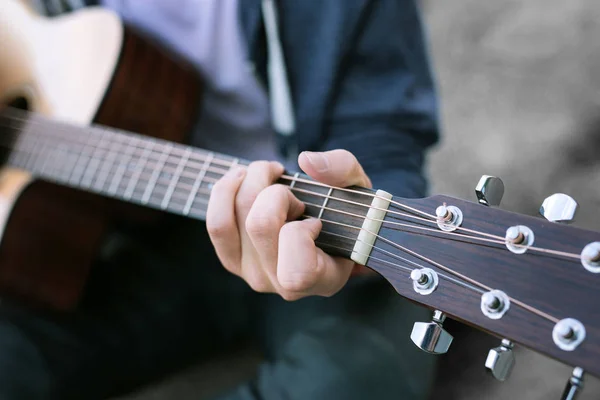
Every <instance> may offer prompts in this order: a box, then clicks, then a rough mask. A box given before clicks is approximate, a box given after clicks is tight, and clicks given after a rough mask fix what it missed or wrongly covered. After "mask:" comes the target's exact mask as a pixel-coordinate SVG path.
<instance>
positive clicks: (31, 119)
mask: <svg viewBox="0 0 600 400" xmlns="http://www.w3.org/2000/svg"><path fill="white" fill-rule="evenodd" d="M16 112H17V113H18V111H16ZM26 115H28V116H29V117H28V118H26V119H21V120H24V121H32V122H31V123H35V122H37V123H38V124H40V122H38V121H37V119H40V120H42V122H44V120H43V119H42V118H41V117H36V118H35V120H34V117H31V115H34V114H26ZM9 118H11V119H15V120H16V119H18V118H15V117H12V116H11V117H9ZM54 123H55V124H56V125H57V126H62V125H64V124H61V123H57V122H54ZM94 130H108V128H104V129H101V128H97V127H95V128H94ZM52 132H53V134H56V133H58V135H59V136H60V135H61V134H62V133H63V132H62V131H61V130H58V129H57V130H55V131H52ZM115 132H117V133H118V134H120V135H125V134H130V133H127V132H124V131H119V130H115ZM76 138H77V136H76ZM70 139H71V140H73V138H70ZM174 151H175V152H177V151H179V150H178V149H175V150H174ZM200 157H202V156H200ZM214 163H215V164H220V165H224V166H228V165H230V163H229V162H228V161H225V159H224V158H222V159H218V158H216V157H215V159H214ZM282 178H284V179H289V178H290V177H288V176H285V175H284V176H283V177H282ZM299 181H303V182H305V183H310V184H312V185H316V186H324V187H328V186H329V185H325V184H322V183H320V182H316V181H308V180H306V179H300V180H299ZM341 190H343V191H346V192H353V193H358V194H361V195H363V196H369V197H377V195H376V194H373V193H366V192H360V191H356V190H352V189H347V188H346V189H341ZM392 204H393V205H394V206H398V207H401V208H402V209H405V210H409V211H410V212H412V213H417V214H420V215H424V216H426V217H428V218H431V219H434V220H435V216H434V215H432V214H428V213H426V212H423V211H421V210H418V209H416V208H413V207H409V206H406V205H404V204H401V203H399V202H396V201H392ZM500 239H502V238H500Z"/></svg>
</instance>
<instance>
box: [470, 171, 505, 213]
mask: <svg viewBox="0 0 600 400" xmlns="http://www.w3.org/2000/svg"><path fill="white" fill-rule="evenodd" d="M475 195H476V196H477V201H479V204H483V205H484V206H495V207H497V206H499V205H500V202H501V201H502V196H503V195H504V182H502V179H500V178H497V177H495V176H490V175H483V176H482V177H481V178H480V179H479V182H478V183H477V186H476V187H475Z"/></svg>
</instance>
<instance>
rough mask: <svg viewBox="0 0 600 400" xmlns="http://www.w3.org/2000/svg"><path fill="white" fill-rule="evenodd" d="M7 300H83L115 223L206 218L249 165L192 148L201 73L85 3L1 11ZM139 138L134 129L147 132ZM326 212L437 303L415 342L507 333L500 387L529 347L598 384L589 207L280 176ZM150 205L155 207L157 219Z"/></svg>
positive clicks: (326, 234) (341, 243)
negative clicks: (462, 333)
mask: <svg viewBox="0 0 600 400" xmlns="http://www.w3.org/2000/svg"><path fill="white" fill-rule="evenodd" d="M0 43H1V44H2V46H0V100H1V101H0V103H1V104H3V105H4V107H3V108H2V110H0V148H1V149H2V152H1V153H2V155H3V161H4V162H3V168H2V169H1V170H0V199H1V202H0V226H1V227H2V229H1V234H2V236H1V239H2V242H1V246H0V290H1V292H2V293H3V296H11V297H14V298H16V299H19V300H20V301H24V302H29V303H31V304H34V305H37V306H45V307H52V308H54V309H57V310H69V309H71V308H73V307H76V305H77V302H78V299H79V297H80V295H81V293H82V291H83V289H84V287H85V282H86V279H87V275H88V271H89V269H90V266H91V265H92V260H93V259H94V258H95V257H96V256H97V253H98V246H99V244H100V242H101V241H102V238H103V235H104V232H105V230H106V229H107V227H109V226H110V225H111V224H113V223H115V221H119V220H122V219H132V220H133V221H135V222H136V223H152V221H154V220H156V218H160V216H161V215H167V214H169V213H170V214H175V215H179V216H182V217H187V218H193V219H197V220H203V219H204V217H205V212H206V205H207V203H208V199H209V196H210V191H211V187H212V185H213V184H214V183H215V182H216V181H217V180H218V179H219V178H220V177H221V176H222V175H223V174H224V173H226V172H227V171H228V170H229V169H230V168H232V167H233V166H236V165H247V163H248V162H247V161H245V160H240V159H237V158H234V157H230V156H228V155H225V154H218V153H215V152H211V151H207V150H204V149H199V148H194V147H190V146H188V145H186V144H185V142H186V134H187V132H189V131H190V130H191V127H192V125H193V123H194V121H195V119H196V118H195V117H196V113H197V109H198V102H199V99H200V96H201V89H202V82H201V79H200V77H199V76H198V75H197V74H196V72H195V71H194V69H193V68H191V67H190V66H189V65H188V64H186V63H185V62H184V61H183V60H181V59H178V58H177V57H176V56H174V55H173V54H170V53H168V52H166V51H165V50H164V49H162V48H161V47H160V46H159V45H157V44H156V43H153V42H151V41H148V40H145V39H144V38H143V36H142V35H140V34H138V33H136V32H135V31H133V30H132V29H131V28H130V27H128V26H125V25H124V24H123V23H122V22H121V21H120V20H119V19H118V18H117V16H115V15H114V14H113V13H111V12H109V11H107V10H103V9H99V8H89V9H85V10H82V11H77V12H75V13H72V14H69V15H67V16H63V17H60V18H52V19H47V18H45V17H42V16H39V15H36V14H35V13H33V12H31V11H30V10H29V9H27V8H26V7H24V6H23V5H22V4H21V3H20V2H17V1H16V0H3V1H2V5H0ZM136 132H137V133H136ZM280 183H282V184H286V185H288V186H289V187H290V190H292V192H293V193H294V194H295V195H296V196H297V197H298V198H299V199H300V200H301V201H303V202H304V203H305V204H306V206H307V207H306V214H305V216H311V217H315V218H320V219H321V220H322V221H323V230H322V232H321V234H320V236H319V237H318V239H317V244H318V245H319V246H320V247H321V248H323V249H324V250H325V251H328V252H330V253H332V254H335V255H340V256H344V257H347V258H350V259H352V260H354V261H356V262H357V263H359V264H362V265H366V266H367V267H369V268H371V269H372V270H374V271H376V272H377V273H379V274H380V275H382V276H383V277H384V278H385V279H387V281H389V283H390V284H391V285H392V286H393V287H394V288H395V289H396V291H397V292H398V293H399V294H400V295H402V296H404V297H406V298H408V299H410V300H412V301H414V302H417V303H419V304H422V305H425V306H427V307H429V308H430V309H432V310H433V319H432V320H431V321H430V322H417V323H415V326H414V328H413V331H412V335H411V339H412V340H413V342H414V343H415V344H416V345H417V346H419V347H420V348H421V349H423V350H425V351H427V352H429V353H433V354H442V353H445V352H446V351H447V350H448V347H449V346H450V343H451V342H452V336H451V334H450V333H448V332H447V331H446V330H445V329H444V327H443V323H444V319H445V318H446V317H447V316H449V317H451V318H453V319H456V320H459V321H462V322H464V323H466V324H469V325H471V326H474V327H476V328H477V329H480V330H483V331H486V332H488V333H490V334H493V335H495V336H497V337H499V338H500V339H502V341H501V344H500V346H499V347H497V348H495V349H492V350H491V351H490V353H489V355H488V358H487V360H486V367H487V368H488V369H489V371H490V372H491V373H492V374H493V375H494V376H495V377H496V378H498V379H500V380H504V379H505V378H506V377H507V376H508V374H509V373H510V370H511V368H512V365H513V364H514V358H513V357H512V353H511V349H512V347H513V345H514V344H515V343H518V344H520V345H523V346H526V347H528V348H530V349H532V350H534V351H537V352H540V353H543V354H545V355H547V356H549V357H552V358H554V359H556V360H559V361H561V362H563V363H566V364H569V365H572V366H574V367H575V368H574V370H573V376H572V377H571V378H570V379H569V382H568V385H567V388H566V389H565V393H564V394H563V398H565V399H567V398H574V397H573V396H574V395H575V394H576V393H577V392H578V390H579V388H580V387H581V383H582V379H583V371H587V372H588V373H590V374H592V375H595V376H599V377H600V312H599V311H598V309H599V308H598V306H597V305H598V304H600V290H598V289H599V288H600V234H599V233H598V232H593V231H590V230H584V229H579V228H576V227H572V226H568V225H566V224H564V223H562V222H565V221H567V220H569V219H570V218H571V217H572V216H573V214H574V210H575V208H576V203H575V202H574V201H573V200H572V199H571V198H569V197H568V196H566V195H564V194H560V193H559V194H555V195H553V196H550V197H549V198H548V199H546V201H545V202H544V204H543V207H542V210H541V211H542V214H543V215H544V216H545V217H546V218H545V219H544V218H536V217H533V216H527V215H521V214H518V213H513V212H509V211H504V210H501V209H499V208H497V207H495V205H497V204H499V199H500V197H501V195H502V192H503V190H504V188H503V185H502V182H501V181H500V180H499V179H498V178H494V177H489V176H484V177H482V179H481V181H480V183H479V185H478V188H477V198H478V202H469V201H465V200H461V199H457V198H453V197H449V196H443V195H435V196H431V197H427V198H423V199H405V198H400V197H397V196H394V195H393V194H390V193H388V192H386V191H384V190H371V189H365V188H360V187H351V188H337V187H330V186H327V185H324V184H321V183H318V182H315V181H313V180H311V179H310V178H309V177H308V176H306V175H303V174H300V173H286V174H285V175H283V176H282V177H281V178H280ZM150 210H153V211H152V212H150Z"/></svg>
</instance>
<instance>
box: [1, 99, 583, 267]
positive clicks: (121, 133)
mask: <svg viewBox="0 0 600 400" xmlns="http://www.w3.org/2000/svg"><path fill="white" fill-rule="evenodd" d="M19 111H22V110H19ZM9 118H10V116H9ZM13 119H15V120H19V121H22V122H27V121H29V122H30V123H32V124H35V123H38V124H39V122H38V121H35V120H31V119H25V120H23V119H18V118H16V117H13ZM66 127H67V128H68V127H69V126H68V125H67V126H66ZM99 131H100V132H103V131H107V132H109V133H111V134H113V135H115V136H116V138H117V139H119V137H127V136H136V135H134V134H130V133H129V132H125V131H119V130H117V129H114V128H111V127H106V128H105V129H99ZM60 133H62V132H60ZM44 136H47V135H44ZM59 136H60V135H59ZM61 137H62V136H61ZM67 138H68V139H72V138H71V137H70V136H67ZM137 140H138V141H141V140H140V139H137ZM86 145H89V143H87V142H86ZM130 145H131V144H128V146H130ZM180 146H181V147H182V148H183V147H185V146H183V145H180ZM136 147H137V146H136ZM137 149H139V147H138V148H137ZM172 150H173V151H178V150H179V151H183V150H182V149H177V148H176V147H175V148H173V149H172ZM176 155H177V154H172V155H171V156H176ZM159 157H160V155H159ZM196 159H197V160H198V161H205V157H204V156H200V158H196ZM238 162H239V160H238V161H236V163H238ZM174 163H175V164H179V160H177V161H174ZM213 163H215V164H220V165H223V166H228V167H230V166H231V165H230V163H229V162H227V161H224V160H219V159H218V158H215V159H214V160H213ZM109 168H111V167H109ZM211 172H215V173H224V172H227V171H226V170H220V171H219V170H216V169H214V170H213V171H211ZM281 178H282V179H285V180H290V181H296V182H302V183H306V184H309V185H313V186H321V187H325V188H330V187H331V186H329V185H326V184H323V183H320V182H317V181H311V180H308V179H304V178H300V177H295V176H289V175H283V176H282V177H281ZM337 189H338V190H342V191H345V192H351V193H356V194H360V195H363V196H370V197H378V198H381V199H383V200H387V199H385V198H383V197H381V196H378V195H376V194H373V193H365V192H362V191H358V190H353V189H348V188H337ZM391 205H394V206H399V207H400V208H401V209H408V210H410V211H412V212H415V213H418V214H421V215H425V216H427V217H428V218H429V219H433V221H431V222H433V223H435V222H436V217H435V216H434V215H431V214H428V213H426V212H423V211H421V210H418V209H416V208H413V207H410V206H408V205H406V204H401V203H399V202H397V201H395V200H392V201H391ZM388 212H393V211H391V210H388ZM413 217H414V218H418V217H416V216H413ZM458 230H461V231H465V232H470V233H474V234H478V235H482V236H487V237H492V238H495V239H498V240H504V238H503V237H502V236H498V235H493V234H489V233H486V232H480V231H476V230H472V229H468V228H464V227H458ZM575 256H576V257H578V256H577V255H575Z"/></svg>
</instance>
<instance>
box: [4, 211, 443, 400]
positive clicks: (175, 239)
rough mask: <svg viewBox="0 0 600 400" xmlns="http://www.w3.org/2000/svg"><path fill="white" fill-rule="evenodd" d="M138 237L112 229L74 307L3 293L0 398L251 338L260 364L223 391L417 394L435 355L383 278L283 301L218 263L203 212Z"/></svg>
mask: <svg viewBox="0 0 600 400" xmlns="http://www.w3.org/2000/svg"><path fill="white" fill-rule="evenodd" d="M135 236H136V237H137V238H138V239H136V241H132V240H131V239H130V236H123V235H115V236H114V237H116V238H117V240H113V241H112V243H113V245H112V246H107V248H113V250H112V251H107V255H105V256H104V257H103V258H101V259H100V260H99V261H98V264H97V265H96V266H95V267H94V269H93V274H92V276H91V279H90V282H89V286H88V287H87V289H86V294H85V297H84V299H83V302H82V304H81V306H80V307H79V309H78V310H76V311H75V312H73V313H70V314H67V315H64V314H53V313H45V314H40V313H34V312H31V311H28V310H26V309H23V308H20V307H19V306H18V305H15V304H11V303H10V302H8V301H7V302H5V303H3V304H2V306H1V307H0V312H1V314H0V398H1V399H11V400H12V399H61V400H64V399H86V400H93V399H97V398H106V397H107V396H112V395H115V394H118V393H121V392H123V391H126V390H130V389H131V388H135V387H136V386H138V385H142V384H144V383H148V382H150V381H152V380H154V379H158V378H160V377H162V376H164V375H165V374H167V373H171V372H174V371H176V370H177V369H179V368H181V367H183V366H186V365H188V364H189V363H192V362H194V361H197V360H198V359H199V358H200V357H206V356H209V355H211V354H218V353H219V352H222V351H226V350H228V349H229V350H230V349H231V346H234V345H236V344H239V343H243V342H245V341H247V340H248V339H250V340H252V341H253V342H254V343H255V344H257V345H258V346H260V348H261V350H262V353H263V354H264V358H265V361H264V363H262V365H261V366H260V367H259V369H258V370H257V372H256V376H255V378H254V379H252V380H251V381H249V382H247V383H244V384H242V385H241V386H239V387H237V388H234V389H233V390H232V391H231V392H230V393H225V394H223V397H222V399H228V400H234V399H235V400H242V399H248V400H250V399H252V400H257V399H269V400H270V399H310V400H319V399H343V400H353V399H394V400H400V399H424V398H426V396H427V394H428V392H429V388H430V386H431V382H432V378H433V373H434V357H433V356H430V355H427V354H425V353H422V352H420V351H419V350H418V349H417V348H416V347H415V346H414V345H413V344H412V342H411V341H410V338H409V334H410V330H411V327H412V322H413V321H415V320H426V319H427V318H429V316H430V313H429V312H428V311H426V310H424V309H422V308H420V307H417V306H414V305H412V304H411V303H409V302H407V301H406V300H404V299H402V298H401V297H400V296H398V295H397V293H396V292H395V291H394V290H393V289H392V288H391V286H390V285H389V284H388V283H387V282H385V281H383V280H382V279H381V278H379V277H378V276H371V277H358V278H353V279H352V280H351V283H350V284H349V285H348V286H347V287H346V288H344V289H343V290H342V291H341V292H340V293H339V294H337V295H335V296H333V297H331V298H319V297H311V298H306V299H302V300H300V301H296V302H286V301H284V300H282V299H281V298H280V297H278V296H275V295H270V294H257V293H254V292H252V291H251V290H250V289H249V288H248V287H247V285H246V284H245V283H244V282H243V281H241V280H240V279H238V278H236V277H234V276H232V275H231V274H229V273H228V272H227V271H225V270H224V269H223V268H222V267H221V266H220V265H219V264H218V261H217V259H216V257H215V255H214V252H213V251H212V248H211V246H210V244H209V242H208V239H207V235H206V233H205V227H204V225H203V224H202V223H198V222H189V221H188V222H182V221H178V220H177V219H173V221H171V222H170V223H168V224H165V225H163V226H161V229H160V230H159V231H158V232H157V231H148V232H146V234H145V235H135ZM140 236H145V237H142V238H141V239H140V238H139V237H140ZM123 239H124V240H123ZM115 243H116V244H117V245H116V246H114V244H115ZM115 249H117V250H115Z"/></svg>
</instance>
